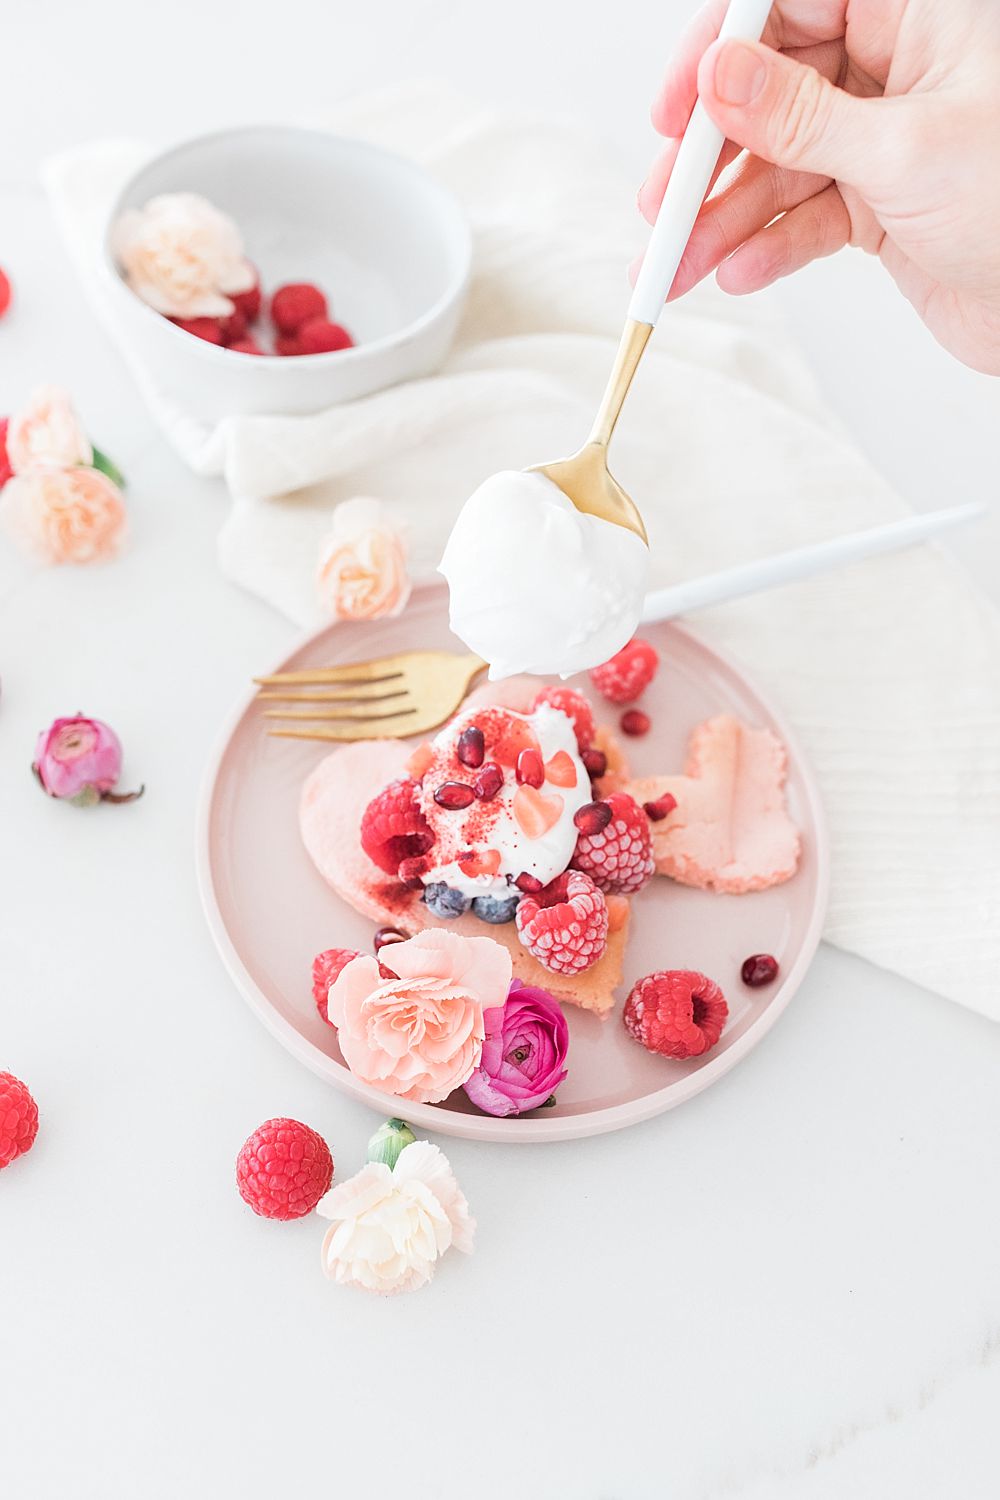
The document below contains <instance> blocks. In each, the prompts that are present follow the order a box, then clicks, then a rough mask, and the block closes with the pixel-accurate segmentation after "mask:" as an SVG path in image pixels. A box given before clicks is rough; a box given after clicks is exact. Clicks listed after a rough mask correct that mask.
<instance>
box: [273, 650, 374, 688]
mask: <svg viewBox="0 0 1000 1500" xmlns="http://www.w3.org/2000/svg"><path fill="white" fill-rule="evenodd" d="M402 675H403V673H402V671H401V670H400V667H399V660H398V658H397V657H394V656H383V657H379V658H378V659H377V660H376V661H358V662H352V663H351V664H350V665H349V666H344V667H312V668H311V669H309V670H307V671H299V672H272V674H271V675H270V676H269V677H255V678H254V679H253V680H254V682H257V683H260V685H261V686H262V687H274V686H279V685H281V684H282V683H296V682H297V683H302V684H305V683H319V682H388V681H390V680H391V679H392V678H396V677H402Z"/></svg>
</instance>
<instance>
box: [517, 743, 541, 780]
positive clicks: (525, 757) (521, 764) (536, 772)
mask: <svg viewBox="0 0 1000 1500" xmlns="http://www.w3.org/2000/svg"><path fill="white" fill-rule="evenodd" d="M514 774H515V776H516V777H517V779H518V781H519V782H520V783H521V785H522V786H534V787H539V786H543V785H544V783H545V766H544V765H543V764H542V757H541V756H540V755H539V753H538V751H537V750H522V751H521V753H520V755H519V756H518V757H517V766H516V768H515V771H514Z"/></svg>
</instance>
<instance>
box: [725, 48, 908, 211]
mask: <svg viewBox="0 0 1000 1500" xmlns="http://www.w3.org/2000/svg"><path fill="white" fill-rule="evenodd" d="M698 93H699V97H700V98H701V101H702V103H703V104H704V106H705V108H706V110H707V111H708V113H709V115H710V116H711V117H712V120H713V121H714V122H715V124H716V125H718V126H719V128H720V129H721V130H723V131H725V133H726V135H727V136H728V137H729V139H730V140H733V141H736V143H737V144H738V145H740V146H743V147H745V148H746V149H747V150H748V151H750V152H752V154H753V155H754V156H760V157H762V158H763V159H764V160H765V161H769V162H774V164H775V165H776V166H779V167H785V168H788V169H789V170H792V171H796V172H815V173H816V174H817V175H818V176H821V177H835V178H837V179H838V180H840V181H841V182H847V183H849V184H850V185H851V186H852V187H855V188H857V189H858V191H859V192H861V193H864V192H865V190H866V185H867V184H869V183H871V182H872V179H873V178H874V176H875V173H876V171H877V170H878V161H877V157H878V155H880V154H881V141H882V138H883V131H881V130H879V128H878V127H879V124H883V125H884V123H885V122H884V121H881V122H880V121H873V119H872V111H873V110H876V109H877V108H878V106H879V104H880V103H881V101H879V100H873V99H859V98H857V97H856V96H855V95H854V94H848V93H846V92H845V91H844V90H843V89H840V88H837V87H835V86H834V84H832V83H828V82H827V80H826V79H825V78H824V77H823V76H822V75H821V74H820V73H817V71H816V69H815V68H810V67H808V66H807V65H806V64H805V63H800V62H796V61H795V60H794V59H793V58H791V57H786V56H784V55H783V54H782V53H780V52H774V51H772V49H771V48H770V47H765V46H764V45H763V44H762V43H755V42H743V41H723V42H716V43H715V44H714V45H713V46H711V47H709V49H708V51H707V52H706V53H705V55H704V57H703V58H702V60H701V65H700V67H699V69H698Z"/></svg>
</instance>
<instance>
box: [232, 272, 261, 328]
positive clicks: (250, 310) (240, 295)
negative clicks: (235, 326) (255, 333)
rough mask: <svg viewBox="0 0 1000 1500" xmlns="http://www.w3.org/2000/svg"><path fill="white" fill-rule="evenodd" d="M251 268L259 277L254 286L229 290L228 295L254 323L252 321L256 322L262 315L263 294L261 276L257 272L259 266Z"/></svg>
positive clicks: (237, 307) (248, 320)
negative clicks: (261, 294)
mask: <svg viewBox="0 0 1000 1500" xmlns="http://www.w3.org/2000/svg"><path fill="white" fill-rule="evenodd" d="M250 269H251V271H253V273H254V275H255V276H256V277H257V279H256V281H255V282H254V284H253V286H252V287H249V288H248V289H247V291H245V292H227V293H226V296H227V297H228V298H229V300H230V302H231V303H232V304H233V306H234V307H235V308H236V310H237V312H241V313H242V314H243V316H244V317H245V318H246V320H247V322H248V323H252V322H254V320H255V319H256V318H259V317H260V301H261V296H260V276H259V275H258V273H257V267H256V266H251V267H250Z"/></svg>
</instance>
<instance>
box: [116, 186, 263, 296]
mask: <svg viewBox="0 0 1000 1500" xmlns="http://www.w3.org/2000/svg"><path fill="white" fill-rule="evenodd" d="M111 248H112V252H113V254H114V256H115V258H116V260H117V261H118V264H119V265H120V267H121V270H122V274H123V276H124V278H125V280H126V282H127V283H128V285H129V286H130V287H131V288H132V290H133V292H135V294H136V296H137V297H141V298H142V300H143V302H146V303H148V304H149V306H150V307H152V308H155V309H156V311H157V312H159V313H163V314H164V315H165V316H166V317H168V318H224V317H226V316H228V314H229V313H231V312H232V310H233V303H232V302H231V301H230V299H229V297H228V296H227V295H226V294H227V293H229V292H234V293H235V292H247V291H249V290H250V288H251V287H252V286H253V285H254V284H255V282H256V279H257V278H256V273H255V272H254V269H253V267H252V266H251V264H250V262H249V261H248V260H247V258H246V256H245V255H244V253H243V241H242V239H241V238H240V232H239V230H238V229H237V227H236V225H235V224H234V223H233V221H232V219H231V218H229V216H228V214H224V213H222V212H221V211H220V210H219V209H217V208H216V207H215V206H214V204H212V203H209V201H208V199H207V198H202V197H200V196H199V194H197V193H162V194H160V196H159V197H157V198H150V200H149V202H148V203H147V204H146V206H145V208H143V209H137V208H131V209H128V210H127V212H125V213H123V214H122V216H121V218H120V219H119V220H118V222H117V224H116V225H115V227H114V230H113V232H112V237H111Z"/></svg>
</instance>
